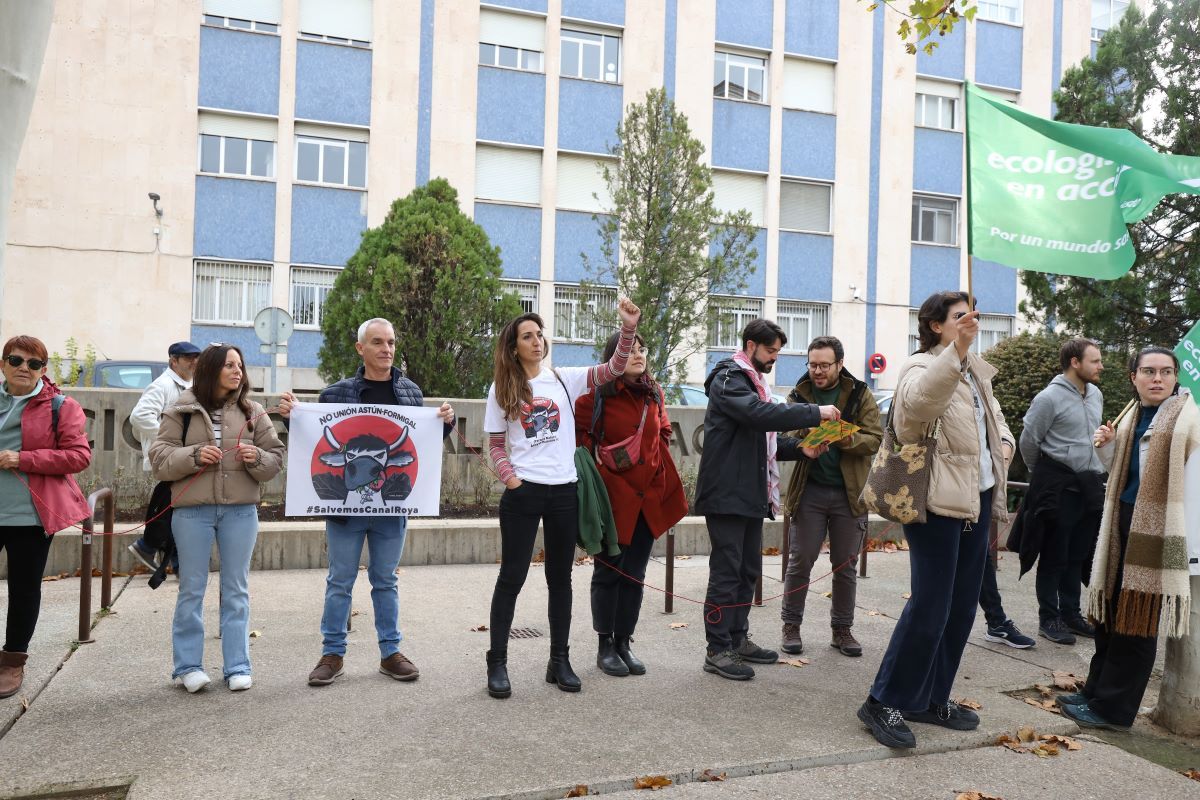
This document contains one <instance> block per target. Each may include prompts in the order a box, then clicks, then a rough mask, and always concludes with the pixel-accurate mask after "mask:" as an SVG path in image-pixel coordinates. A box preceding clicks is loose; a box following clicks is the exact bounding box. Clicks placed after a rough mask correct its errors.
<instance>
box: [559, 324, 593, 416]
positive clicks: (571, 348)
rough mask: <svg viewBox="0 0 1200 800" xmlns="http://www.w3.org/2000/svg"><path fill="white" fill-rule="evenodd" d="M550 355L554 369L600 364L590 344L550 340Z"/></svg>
mask: <svg viewBox="0 0 1200 800" xmlns="http://www.w3.org/2000/svg"><path fill="white" fill-rule="evenodd" d="M547 324H551V323H549V322H548V323H547ZM550 355H551V357H552V358H553V359H554V366H555V367H590V366H591V365H592V364H599V363H600V359H599V358H598V357H597V356H596V348H595V347H593V346H592V345H590V344H566V343H565V342H555V341H553V340H551V342H550ZM575 399H576V400H578V399H579V398H575Z"/></svg>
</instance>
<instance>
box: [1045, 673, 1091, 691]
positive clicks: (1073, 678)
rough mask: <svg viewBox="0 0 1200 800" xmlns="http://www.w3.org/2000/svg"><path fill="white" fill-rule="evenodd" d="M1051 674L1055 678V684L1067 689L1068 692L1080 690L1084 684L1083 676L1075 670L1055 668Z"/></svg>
mask: <svg viewBox="0 0 1200 800" xmlns="http://www.w3.org/2000/svg"><path fill="white" fill-rule="evenodd" d="M1050 675H1051V677H1052V678H1054V685H1055V686H1057V687H1058V688H1059V689H1065V690H1067V691H1068V692H1075V691H1078V690H1079V688H1080V687H1081V686H1083V678H1081V677H1079V676H1078V675H1076V674H1075V673H1073V672H1064V671H1062V670H1055V671H1054V672H1052V673H1051V674H1050Z"/></svg>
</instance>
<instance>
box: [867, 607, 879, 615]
mask: <svg viewBox="0 0 1200 800" xmlns="http://www.w3.org/2000/svg"><path fill="white" fill-rule="evenodd" d="M867 616H868V617H879V616H882V612H880V611H876V610H875V609H873V608H872V609H871V610H870V611H868V612H867Z"/></svg>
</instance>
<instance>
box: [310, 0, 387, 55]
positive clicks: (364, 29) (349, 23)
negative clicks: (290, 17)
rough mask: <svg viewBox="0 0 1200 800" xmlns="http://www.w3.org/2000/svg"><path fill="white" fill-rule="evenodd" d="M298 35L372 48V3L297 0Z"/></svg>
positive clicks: (345, 0) (360, 1)
mask: <svg viewBox="0 0 1200 800" xmlns="http://www.w3.org/2000/svg"><path fill="white" fill-rule="evenodd" d="M300 36H301V37H303V38H305V39H316V40H320V41H326V42H333V43H335V44H348V45H355V46H357V47H370V46H371V39H372V35H371V0H300Z"/></svg>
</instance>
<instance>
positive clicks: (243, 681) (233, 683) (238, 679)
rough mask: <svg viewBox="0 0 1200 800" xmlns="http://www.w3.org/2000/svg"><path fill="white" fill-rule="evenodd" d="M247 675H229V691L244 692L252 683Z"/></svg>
mask: <svg viewBox="0 0 1200 800" xmlns="http://www.w3.org/2000/svg"><path fill="white" fill-rule="evenodd" d="M253 683H254V682H253V681H251V680H250V676H249V675H230V676H229V691H231V692H244V691H246V690H247V689H249V688H250V687H251V686H252V685H253Z"/></svg>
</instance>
